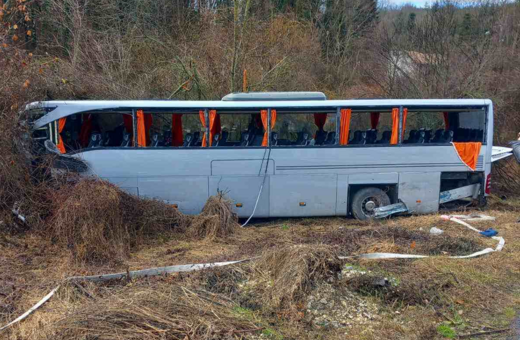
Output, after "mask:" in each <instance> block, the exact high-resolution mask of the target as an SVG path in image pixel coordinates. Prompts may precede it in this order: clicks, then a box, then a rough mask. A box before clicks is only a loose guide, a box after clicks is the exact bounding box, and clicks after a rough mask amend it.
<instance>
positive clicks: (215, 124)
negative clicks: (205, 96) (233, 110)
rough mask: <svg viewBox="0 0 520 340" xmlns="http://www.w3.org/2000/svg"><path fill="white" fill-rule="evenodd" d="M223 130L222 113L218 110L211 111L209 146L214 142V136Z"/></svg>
mask: <svg viewBox="0 0 520 340" xmlns="http://www.w3.org/2000/svg"><path fill="white" fill-rule="evenodd" d="M221 131H222V127H221V125H220V115H219V114H217V111H216V110H210V111H209V146H211V145H212V144H213V137H214V136H215V135H216V134H217V133H220V132H221Z"/></svg>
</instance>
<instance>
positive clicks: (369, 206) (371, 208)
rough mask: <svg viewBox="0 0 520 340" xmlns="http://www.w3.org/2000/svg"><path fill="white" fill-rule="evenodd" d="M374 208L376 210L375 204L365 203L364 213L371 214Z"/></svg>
mask: <svg viewBox="0 0 520 340" xmlns="http://www.w3.org/2000/svg"><path fill="white" fill-rule="evenodd" d="M375 208H376V203H375V202H374V201H372V200H370V201H368V202H366V203H365V209H366V211H368V212H372V211H374V209H375Z"/></svg>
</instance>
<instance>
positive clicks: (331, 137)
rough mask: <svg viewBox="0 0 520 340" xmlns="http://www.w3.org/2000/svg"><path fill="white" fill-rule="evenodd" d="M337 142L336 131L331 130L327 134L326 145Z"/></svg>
mask: <svg viewBox="0 0 520 340" xmlns="http://www.w3.org/2000/svg"><path fill="white" fill-rule="evenodd" d="M335 143H336V131H331V132H329V133H328V134H327V139H326V140H325V143H324V144H325V145H334V144H335Z"/></svg>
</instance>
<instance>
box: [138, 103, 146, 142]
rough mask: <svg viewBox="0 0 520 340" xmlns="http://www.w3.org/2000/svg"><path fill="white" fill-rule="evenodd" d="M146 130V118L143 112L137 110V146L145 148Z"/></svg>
mask: <svg viewBox="0 0 520 340" xmlns="http://www.w3.org/2000/svg"><path fill="white" fill-rule="evenodd" d="M146 135H147V128H146V118H145V114H144V113H143V110H137V146H138V147H146V141H147V138H146Z"/></svg>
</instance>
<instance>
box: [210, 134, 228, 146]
mask: <svg viewBox="0 0 520 340" xmlns="http://www.w3.org/2000/svg"><path fill="white" fill-rule="evenodd" d="M228 136H229V132H227V131H225V130H224V131H222V134H221V136H220V139H217V140H216V141H215V142H214V143H213V145H215V146H226V142H227V139H228Z"/></svg>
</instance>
